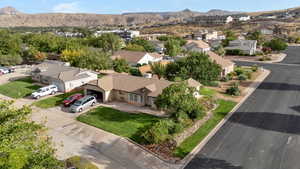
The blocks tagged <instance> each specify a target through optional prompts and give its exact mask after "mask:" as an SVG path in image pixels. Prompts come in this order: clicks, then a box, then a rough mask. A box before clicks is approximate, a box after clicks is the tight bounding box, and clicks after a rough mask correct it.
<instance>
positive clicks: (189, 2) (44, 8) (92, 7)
mask: <svg viewBox="0 0 300 169" xmlns="http://www.w3.org/2000/svg"><path fill="white" fill-rule="evenodd" d="M5 6H13V7H15V8H17V9H18V10H20V11H21V12H25V13H45V12H47V13H48V12H67V13H75V12H87V13H103V14H104V13H105V14H118V13H124V12H142V11H178V10H183V9H186V8H189V9H191V10H196V11H208V10H210V9H224V10H233V11H262V10H273V9H285V8H291V7H296V6H300V0H0V7H5Z"/></svg>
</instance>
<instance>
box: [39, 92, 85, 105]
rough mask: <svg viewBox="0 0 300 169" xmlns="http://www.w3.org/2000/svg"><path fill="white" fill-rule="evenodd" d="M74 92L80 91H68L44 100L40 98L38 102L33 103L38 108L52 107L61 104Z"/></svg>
mask: <svg viewBox="0 0 300 169" xmlns="http://www.w3.org/2000/svg"><path fill="white" fill-rule="evenodd" d="M75 93H82V91H80V92H70V93H64V94H61V95H57V96H53V97H50V98H47V99H44V100H40V101H38V102H35V103H34V104H33V105H34V106H36V107H39V108H43V109H48V108H52V107H56V106H59V105H61V104H62V102H63V101H64V100H65V99H66V98H68V97H69V96H71V95H73V94H75Z"/></svg>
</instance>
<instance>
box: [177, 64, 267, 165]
mask: <svg viewBox="0 0 300 169" xmlns="http://www.w3.org/2000/svg"><path fill="white" fill-rule="evenodd" d="M262 70H263V71H266V72H267V73H266V74H263V75H261V77H258V78H257V79H258V80H259V83H255V82H257V81H256V80H255V81H254V82H253V83H252V84H251V85H250V86H249V87H248V91H247V95H246V96H245V97H244V98H243V99H242V100H241V101H240V102H239V103H238V104H237V105H236V106H235V107H234V108H233V109H232V110H231V111H230V112H229V113H228V114H227V115H226V117H225V118H224V119H223V120H221V121H220V122H219V124H217V126H216V127H215V128H214V129H213V130H212V131H211V132H210V133H209V134H208V135H207V136H206V137H205V138H204V139H203V140H202V141H201V143H200V144H198V145H197V147H195V148H194V149H193V151H191V152H190V153H189V155H187V156H186V157H185V158H184V159H183V160H182V161H183V162H184V164H182V166H181V167H180V169H184V168H185V167H186V166H187V164H188V163H189V162H190V161H191V160H192V159H193V158H194V157H195V156H196V155H197V153H198V152H200V151H201V150H202V148H203V147H204V146H205V145H206V144H207V143H208V142H209V140H210V139H211V138H212V137H213V136H214V135H215V134H216V133H217V132H218V131H219V129H220V128H221V127H222V126H223V125H224V124H225V123H226V122H227V121H228V119H229V118H230V117H231V116H232V115H233V114H234V113H235V112H236V110H237V109H239V108H240V107H241V105H242V104H243V103H244V102H245V101H246V100H247V99H248V98H249V97H250V96H251V95H252V93H253V92H254V91H255V90H256V89H257V88H258V87H259V85H260V84H261V83H262V82H263V81H264V80H265V79H266V78H267V77H268V76H269V75H270V73H271V71H270V70H266V69H262Z"/></svg>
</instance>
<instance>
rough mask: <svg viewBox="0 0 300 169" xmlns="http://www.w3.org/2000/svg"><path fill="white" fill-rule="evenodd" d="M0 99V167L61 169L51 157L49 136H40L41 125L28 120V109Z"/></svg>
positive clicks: (52, 151)
mask: <svg viewBox="0 0 300 169" xmlns="http://www.w3.org/2000/svg"><path fill="white" fill-rule="evenodd" d="M11 104H12V103H11V102H6V101H0V129H1V130H0V154H1V156H0V168H3V169H29V168H32V169H63V166H62V164H61V162H60V161H58V160H57V159H56V158H55V156H54V149H53V148H52V147H51V146H50V145H51V143H50V139H49V138H47V137H45V136H43V135H41V134H43V126H41V125H38V124H35V123H33V122H30V121H29V120H28V116H29V114H30V113H31V110H30V108H28V107H23V108H21V109H15V108H11Z"/></svg>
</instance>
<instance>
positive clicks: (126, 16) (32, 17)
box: [0, 7, 300, 27]
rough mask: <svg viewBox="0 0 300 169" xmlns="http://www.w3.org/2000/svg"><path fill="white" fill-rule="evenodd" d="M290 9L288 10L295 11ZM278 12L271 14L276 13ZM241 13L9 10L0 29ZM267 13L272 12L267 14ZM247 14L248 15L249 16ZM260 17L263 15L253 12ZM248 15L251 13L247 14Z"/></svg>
mask: <svg viewBox="0 0 300 169" xmlns="http://www.w3.org/2000/svg"><path fill="white" fill-rule="evenodd" d="M299 9H300V8H291V9H290V10H299ZM282 11H286V10H282ZM276 12H278V11H274V13H276ZM240 13H243V12H236V11H225V10H219V9H213V10H210V11H208V12H197V11H191V10H189V9H185V10H182V11H177V12H140V13H123V14H115V15H109V14H84V13H76V14H69V13H41V14H26V13H23V12H20V11H18V10H17V9H15V8H13V7H5V8H0V27H63V26H66V27H96V26H112V25H114V26H117V25H139V24H147V25H151V24H157V23H160V24H161V23H172V22H182V21H183V20H184V19H187V18H190V17H195V16H201V15H233V14H240ZM267 13H272V11H268V12H267ZM249 14H250V13H249ZM258 14H259V15H261V14H264V12H259V13H255V14H254V13H253V16H254V15H258ZM250 15H251V14H250Z"/></svg>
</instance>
